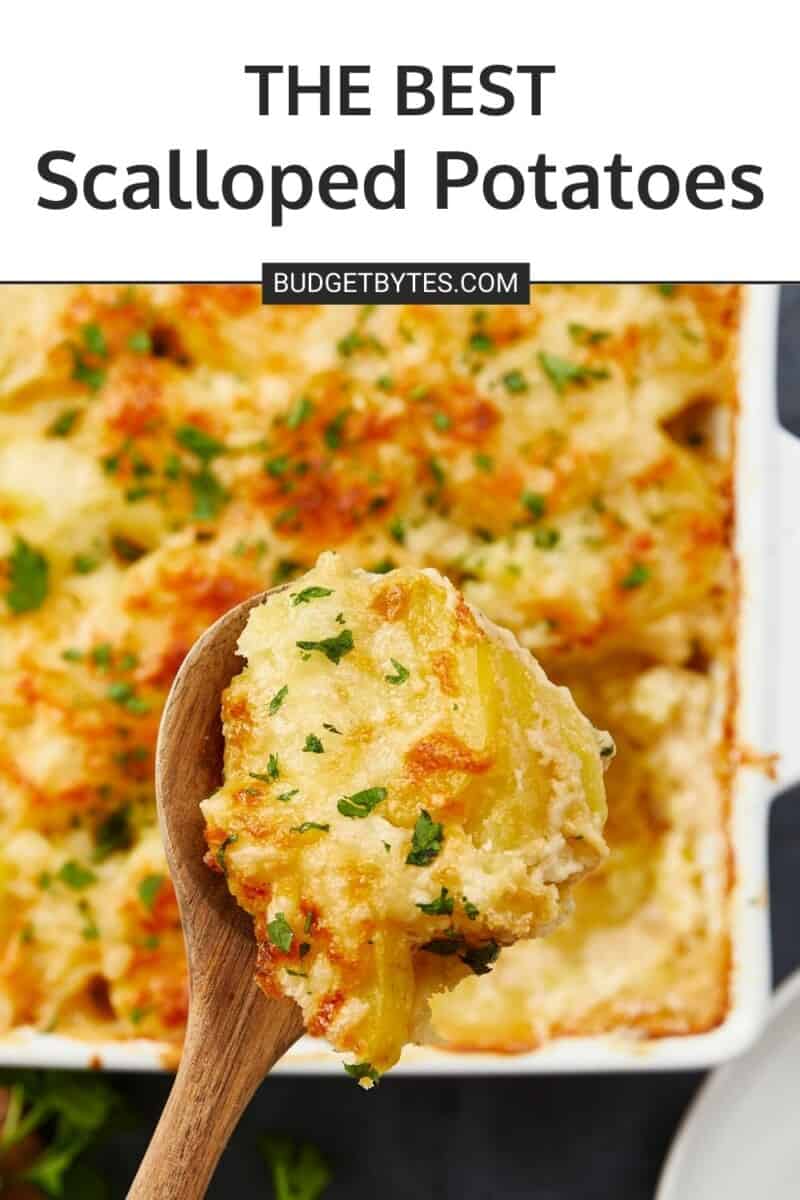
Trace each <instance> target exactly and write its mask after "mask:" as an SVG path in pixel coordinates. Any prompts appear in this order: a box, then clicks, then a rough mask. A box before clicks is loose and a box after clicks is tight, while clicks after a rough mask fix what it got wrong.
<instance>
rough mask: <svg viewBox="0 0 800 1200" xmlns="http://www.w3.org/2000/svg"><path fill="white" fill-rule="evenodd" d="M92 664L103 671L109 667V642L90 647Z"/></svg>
mask: <svg viewBox="0 0 800 1200" xmlns="http://www.w3.org/2000/svg"><path fill="white" fill-rule="evenodd" d="M92 662H93V663H94V665H95V666H96V667H101V668H102V669H103V670H106V668H108V667H110V666H111V643H110V642H98V644H97V645H96V646H92Z"/></svg>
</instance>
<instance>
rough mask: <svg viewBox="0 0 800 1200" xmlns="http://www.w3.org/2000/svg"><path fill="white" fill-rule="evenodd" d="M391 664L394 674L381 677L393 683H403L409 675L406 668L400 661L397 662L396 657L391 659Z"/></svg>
mask: <svg viewBox="0 0 800 1200" xmlns="http://www.w3.org/2000/svg"><path fill="white" fill-rule="evenodd" d="M392 666H393V667H394V669H395V672H396V674H394V675H384V677H383V678H384V679H385V680H386V682H387V683H395V684H397V683H405V681H406V680H407V679H408V676H409V671H408V668H407V667H404V666H403V664H402V663H399V662H398V661H397V659H396V658H393V659H392Z"/></svg>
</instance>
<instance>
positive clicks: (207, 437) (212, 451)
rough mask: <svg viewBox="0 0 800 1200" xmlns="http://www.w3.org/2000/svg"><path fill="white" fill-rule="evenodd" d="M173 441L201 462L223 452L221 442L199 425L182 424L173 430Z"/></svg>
mask: <svg viewBox="0 0 800 1200" xmlns="http://www.w3.org/2000/svg"><path fill="white" fill-rule="evenodd" d="M175 441H176V442H178V443H179V444H180V445H181V446H183V448H184V450H188V451H189V453H190V454H194V455H195V456H196V457H197V458H199V459H200V461H201V462H203V463H210V462H211V460H212V459H214V458H217V457H218V455H220V454H224V453H225V447H224V446H223V444H222V442H220V441H219V440H218V439H217V438H215V437H212V436H211V434H210V433H206V431H205V429H201V428H200V427H199V425H182V426H181V427H180V429H176V430H175Z"/></svg>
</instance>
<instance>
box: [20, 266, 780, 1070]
mask: <svg viewBox="0 0 800 1200" xmlns="http://www.w3.org/2000/svg"><path fill="white" fill-rule="evenodd" d="M778 300H779V289H778V287H777V286H774V285H768V284H751V285H748V287H747V289H746V296H745V307H744V314H743V323H742V330H741V339H740V389H739V391H740V402H741V414H740V421H739V428H738V454H737V480H736V549H737V553H738V556H739V561H740V566H741V578H742V605H741V622H740V634H739V640H738V656H739V663H738V666H739V705H738V714H737V734H738V743H739V744H740V745H743V746H745V747H748V748H752V749H753V750H754V751H757V752H764V753H772V752H777V753H778V754H779V755H780V762H779V767H778V781H777V782H771V781H770V780H768V779H767V778H766V777H765V775H764V774H763V773H762V772H760V771H758V770H755V769H752V768H747V767H746V768H743V769H742V770H741V771H739V773H738V778H737V780H736V783H735V787H734V792H733V799H732V815H731V838H732V844H733V852H734V856H735V884H734V890H733V895H732V912H731V934H732V953H733V962H732V981H731V1007H730V1010H729V1012H728V1015H727V1017H726V1019H725V1021H724V1022H723V1024H722V1025H720V1026H719V1027H718V1028H716V1029H714V1030H712V1031H711V1032H708V1033H700V1034H696V1035H688V1036H682V1037H666V1038H659V1039H655V1040H646V1039H645V1040H643V1039H635V1040H634V1039H632V1038H626V1037H624V1036H622V1035H620V1034H617V1035H611V1036H602V1037H591V1038H562V1039H558V1040H554V1041H552V1042H550V1043H549V1044H548V1045H546V1046H544V1047H543V1048H542V1049H539V1050H536V1051H533V1052H531V1053H526V1054H516V1055H499V1054H484V1053H451V1052H449V1051H439V1050H433V1049H427V1048H419V1047H412V1048H409V1049H407V1051H406V1053H405V1054H404V1056H403V1060H402V1063H401V1064H400V1065H399V1066H398V1067H397V1068H396V1069H395V1073H405V1074H448V1075H455V1074H476V1073H488V1074H514V1075H517V1074H530V1073H554V1072H577V1071H620V1070H645V1069H647V1070H654V1069H684V1068H687V1067H705V1066H709V1065H711V1064H714V1063H718V1062H721V1061H723V1060H725V1059H728V1058H731V1057H732V1056H734V1055H735V1054H737V1053H739V1052H741V1051H742V1050H744V1049H745V1048H746V1047H747V1046H748V1045H749V1044H750V1043H751V1042H752V1041H753V1040H754V1039H755V1037H756V1036H757V1035H758V1033H759V1031H760V1030H761V1028H762V1026H763V1025H764V1023H765V1020H766V1016H767V1009H768V1001H769V993H770V946H769V912H768V885H767V826H768V806H769V802H770V800H771V799H772V797H773V796H774V795H775V794H776V793H777V791H778V790H779V789H780V788H782V787H786V786H788V785H789V784H791V783H793V782H795V781H797V780H798V779H800V738H798V737H797V736H796V735H795V734H794V732H793V729H792V716H793V712H792V701H793V692H792V690H791V689H792V687H793V665H794V662H795V660H796V657H797V656H796V655H795V653H794V651H795V648H796V645H797V642H798V641H800V623H798V622H797V619H796V615H797V613H798V612H800V520H798V517H797V514H798V512H800V441H795V439H793V438H792V437H791V436H790V435H789V434H788V433H786V432H785V431H784V430H782V429H781V428H780V426H779V423H778V415H777V397H776V386H775V385H776V361H775V360H776V344H777V324H778ZM793 618H794V621H793ZM174 1057H175V1056H174V1050H173V1049H172V1048H171V1047H170V1048H167V1047H164V1046H163V1045H160V1044H159V1043H155V1042H148V1041H131V1042H100V1041H98V1042H83V1041H76V1040H74V1039H70V1038H65V1037H61V1036H59V1035H57V1034H42V1033H35V1032H29V1031H24V1030H19V1031H15V1032H14V1033H13V1034H10V1035H8V1036H7V1037H5V1038H3V1039H0V1064H2V1065H6V1066H30V1067H72V1068H76V1067H88V1066H92V1067H95V1068H97V1067H102V1068H105V1069H108V1070H137V1071H153V1070H159V1069H162V1068H163V1066H164V1063H165V1061H170V1060H174ZM276 1071H279V1072H281V1073H284V1074H323V1073H324V1074H327V1073H331V1072H334V1073H337V1074H339V1073H341V1063H340V1061H339V1060H338V1059H337V1058H335V1057H334V1056H333V1054H332V1053H330V1052H328V1051H327V1050H326V1049H325V1047H324V1046H323V1045H322V1044H321V1043H319V1042H315V1041H313V1040H312V1039H310V1038H303V1039H302V1040H301V1041H300V1042H299V1043H298V1044H297V1045H296V1046H295V1047H293V1048H292V1050H290V1051H289V1053H288V1055H287V1056H286V1058H285V1059H284V1060H283V1062H282V1063H280V1064H279V1065H278V1067H276Z"/></svg>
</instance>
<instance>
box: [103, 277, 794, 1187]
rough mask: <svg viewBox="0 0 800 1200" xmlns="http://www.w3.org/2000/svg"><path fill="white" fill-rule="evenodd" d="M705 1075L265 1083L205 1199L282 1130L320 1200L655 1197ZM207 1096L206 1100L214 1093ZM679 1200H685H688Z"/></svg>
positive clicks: (784, 953)
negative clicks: (297, 1141) (331, 1171)
mask: <svg viewBox="0 0 800 1200" xmlns="http://www.w3.org/2000/svg"><path fill="white" fill-rule="evenodd" d="M780 362H781V372H780V391H781V416H782V419H783V420H784V423H785V424H787V425H788V426H790V427H792V428H794V430H795V431H797V432H800V286H792V287H787V288H785V289H784V295H783V308H782V326H781V345H780ZM771 870H772V889H771V890H772V925H773V937H774V963H775V978H776V981H778V980H780V979H782V978H783V977H784V976H785V975H786V974H788V972H789V971H791V970H792V969H793V968H794V967H795V966H797V965H798V964H800V936H798V933H797V930H796V926H795V922H794V919H793V918H794V912H795V910H796V905H797V898H798V880H800V791H795V792H791V793H785V794H784V795H783V796H782V797H780V799H779V800H778V801H777V802H776V803H775V806H774V808H773V812H772V821H771ZM701 1078H702V1076H701V1075H700V1074H699V1073H696V1072H692V1073H682V1074H663V1075H657V1074H642V1075H619V1076H583V1077H581V1076H549V1077H548V1076H544V1077H539V1078H537V1077H529V1078H524V1077H523V1078H510V1079H490V1078H485V1077H478V1078H476V1079H458V1080H446V1081H442V1080H436V1079H419V1080H415V1079H397V1078H394V1079H393V1078H391V1077H389V1078H387V1079H386V1080H385V1081H384V1082H383V1084H382V1085H381V1087H380V1089H379V1090H378V1091H377V1092H373V1093H372V1094H370V1095H366V1094H363V1093H361V1092H360V1091H359V1089H357V1088H356V1087H354V1086H353V1084H352V1082H351V1081H349V1080H348V1079H346V1078H345V1077H342V1078H341V1079H339V1078H330V1079H296V1080H291V1079H278V1078H276V1079H271V1080H270V1079H268V1080H267V1081H266V1082H265V1083H264V1085H263V1087H262V1088H261V1090H260V1092H259V1093H258V1095H257V1097H256V1099H255V1100H254V1102H253V1103H252V1105H251V1106H250V1110H249V1111H248V1113H247V1115H246V1116H245V1118H244V1120H243V1122H242V1124H241V1126H240V1128H239V1130H238V1131H237V1134H236V1136H235V1137H234V1140H233V1142H232V1144H231V1146H230V1148H229V1149H228V1151H227V1153H226V1155H225V1157H224V1159H223V1161H222V1163H221V1165H220V1168H219V1170H218V1172H217V1176H216V1178H215V1181H214V1183H213V1184H212V1187H211V1190H210V1191H209V1193H208V1194H209V1197H210V1198H211V1200H224V1198H225V1197H235V1198H236V1200H256V1198H257V1197H264V1198H265V1200H266V1198H268V1197H270V1196H271V1188H270V1184H269V1182H268V1176H267V1173H266V1171H265V1168H264V1167H263V1165H262V1162H261V1159H260V1157H259V1155H258V1153H257V1151H256V1150H255V1146H254V1142H255V1138H256V1136H257V1135H258V1133H260V1132H262V1131H264V1130H285V1131H286V1132H290V1133H294V1134H295V1135H296V1136H298V1137H300V1138H309V1139H312V1140H314V1141H315V1142H317V1143H318V1145H319V1146H320V1147H321V1148H322V1149H323V1150H324V1151H325V1152H326V1153H327V1154H328V1155H329V1157H330V1158H331V1160H332V1161H333V1163H334V1166H335V1177H334V1182H333V1184H332V1185H331V1187H330V1189H329V1190H328V1191H327V1192H326V1193H325V1197H326V1200H344V1198H345V1197H347V1198H348V1200H367V1198H369V1200H372V1198H373V1197H377V1196H380V1197H381V1198H382V1200H407V1198H408V1200H411V1198H412V1197H413V1198H414V1200H427V1198H428V1197H437V1198H438V1200H490V1198H491V1200H494V1198H495V1197H496V1198H498V1200H500V1198H502V1200H518V1198H519V1200H521V1198H522V1197H525V1198H531V1200H650V1198H651V1197H652V1195H653V1191H654V1188H655V1184H656V1180H657V1179H658V1173H659V1170H660V1167H661V1163H662V1161H663V1158H664V1154H665V1153H666V1150H667V1147H668V1145H669V1142H670V1140H671V1138H672V1135H673V1133H674V1131H675V1128H676V1126H677V1124H678V1122H679V1120H680V1118H681V1116H682V1114H683V1112H684V1110H685V1108H686V1104H687V1102H688V1101H689V1099H690V1098H691V1096H692V1095H693V1094H694V1092H695V1090H696V1088H697V1085H698V1083H699V1082H700V1080H701ZM117 1082H118V1083H119V1085H120V1087H121V1088H122V1090H123V1091H124V1092H125V1093H126V1095H127V1096H128V1097H129V1098H130V1100H131V1101H132V1103H133V1104H134V1106H135V1107H136V1108H137V1109H138V1110H139V1111H140V1112H141V1113H142V1114H143V1116H144V1117H145V1118H146V1122H145V1124H144V1125H143V1126H142V1128H141V1129H140V1130H139V1131H138V1132H137V1133H136V1134H130V1135H126V1137H125V1138H120V1139H118V1140H117V1141H116V1142H114V1143H113V1144H112V1145H110V1146H109V1147H108V1148H107V1150H106V1151H105V1153H104V1156H103V1157H104V1161H105V1163H106V1164H107V1166H108V1170H109V1174H110V1176H111V1177H112V1178H113V1179H114V1181H115V1183H116V1189H115V1193H114V1194H115V1196H116V1195H119V1196H122V1195H124V1189H125V1185H126V1184H127V1182H128V1181H129V1180H130V1178H131V1176H132V1174H133V1172H134V1170H135V1166H136V1163H137V1161H138V1159H139V1157H140V1155H141V1154H142V1152H143V1150H144V1147H145V1144H146V1140H147V1137H148V1135H149V1131H150V1127H151V1125H152V1123H153V1122H154V1121H155V1119H156V1117H157V1115H158V1112H159V1109H160V1106H161V1104H162V1103H163V1101H164V1099H165V1097H166V1094H167V1090H168V1088H169V1081H168V1080H167V1079H166V1078H164V1077H158V1076H156V1077H152V1076H150V1077H147V1076H142V1077H127V1078H125V1077H118V1080H117ZM209 1102H210V1103H213V1099H211V1098H209ZM687 1200H691V1198H690V1197H687Z"/></svg>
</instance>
